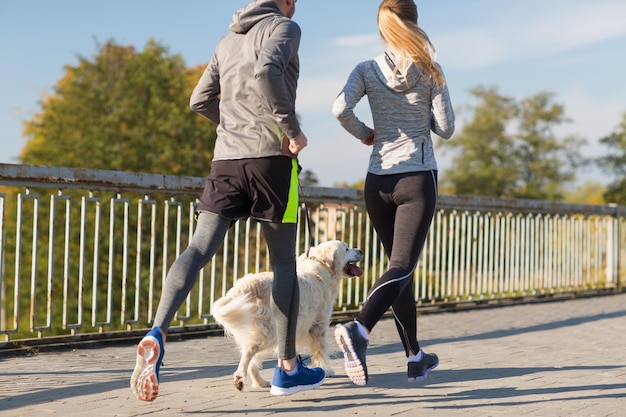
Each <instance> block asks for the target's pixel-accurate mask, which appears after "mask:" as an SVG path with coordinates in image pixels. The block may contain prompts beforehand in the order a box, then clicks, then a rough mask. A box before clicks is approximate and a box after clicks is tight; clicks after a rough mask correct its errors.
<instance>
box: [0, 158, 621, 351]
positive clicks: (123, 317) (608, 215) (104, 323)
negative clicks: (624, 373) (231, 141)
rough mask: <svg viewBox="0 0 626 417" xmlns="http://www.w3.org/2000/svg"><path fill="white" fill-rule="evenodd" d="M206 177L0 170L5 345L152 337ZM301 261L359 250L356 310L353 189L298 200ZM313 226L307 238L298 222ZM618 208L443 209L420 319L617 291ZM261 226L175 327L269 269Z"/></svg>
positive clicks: (376, 254)
mask: <svg viewBox="0 0 626 417" xmlns="http://www.w3.org/2000/svg"><path fill="white" fill-rule="evenodd" d="M203 185H204V179H203V178H196V177H175V176H167V175H154V174H136V173H125V172H117V171H97V170H84V169H70V168H54V167H40V166H26V165H12V164H0V187H1V188H0V231H1V233H0V273H1V274H0V342H1V341H2V338H4V341H5V342H8V341H18V340H29V339H50V338H57V337H79V336H81V337H86V336H88V335H97V334H100V335H101V334H107V333H109V334H110V333H129V332H133V331H135V330H142V329H145V328H146V327H149V326H150V323H151V321H152V319H153V317H154V313H155V310H156V306H157V303H158V299H159V295H160V289H161V287H162V284H163V281H164V280H165V276H166V273H167V269H168V267H169V265H170V264H171V262H172V261H173V260H174V259H175V258H176V256H177V255H178V254H180V253H181V252H182V251H183V250H184V249H185V247H186V245H187V243H188V242H189V239H190V236H191V235H192V234H193V226H194V220H193V215H194V210H195V203H196V196H198V195H199V194H200V192H201V190H202V187H203ZM301 203H302V206H301V209H300V210H301V216H300V223H299V225H298V226H299V227H298V241H299V244H298V248H297V251H298V253H302V252H304V251H305V250H306V248H307V247H308V246H309V244H310V242H313V244H317V243H318V242H321V241H324V240H328V239H340V240H343V241H345V242H346V243H348V245H350V246H354V247H359V248H361V249H363V251H364V253H365V258H364V260H363V262H362V263H361V266H362V269H363V271H364V275H363V277H361V278H353V279H346V280H345V281H344V284H343V286H342V288H341V291H340V294H339V297H338V300H337V304H336V309H337V311H338V312H339V311H343V312H350V311H356V310H358V308H359V306H360V305H361V303H362V302H363V300H364V299H365V297H366V295H367V292H368V290H369V288H370V287H371V285H372V283H373V282H374V281H375V280H376V278H377V277H378V276H380V274H381V273H382V272H383V271H384V269H385V265H386V259H385V256H384V253H383V251H382V247H381V245H380V243H379V241H378V239H377V236H376V233H375V231H373V230H372V227H371V225H370V223H369V219H368V217H367V215H366V213H365V211H364V207H363V205H362V193H361V191H360V190H354V189H342V188H321V187H303V188H302V192H301ZM304 210H308V211H309V213H310V218H311V227H310V228H309V227H307V222H306V216H305V215H304V214H305V211H304ZM625 214H626V207H623V206H615V205H606V206H595V205H578V204H565V203H550V202H545V201H530V200H507V199H494V198H480V197H463V196H447V195H443V196H440V199H439V204H438V210H437V212H436V215H435V219H434V222H433V225H432V228H431V231H430V233H429V235H428V241H427V244H426V248H425V251H424V253H423V255H422V258H421V260H420V263H419V266H418V268H417V270H416V272H415V283H416V284H415V294H416V298H417V300H418V307H420V306H426V305H428V306H442V305H451V304H458V303H467V302H473V303H482V302H497V301H498V300H503V299H507V300H510V299H512V298H520V297H528V296H532V297H537V296H545V295H554V294H560V293H577V292H586V291H617V290H621V288H622V285H623V283H624V281H626V268H625V267H624V266H625V265H624V263H625V259H626V256H625V250H626V249H625V248H626V236H625V235H626V233H625V232H624V230H625V227H624V226H625V218H624V215H625ZM268 269H269V264H268V259H267V257H266V248H265V243H264V241H263V237H262V234H261V229H260V225H259V224H258V223H257V222H255V221H252V220H249V221H246V222H238V223H236V224H235V225H234V226H233V228H231V230H230V231H229V232H228V235H227V238H226V241H225V242H224V245H223V246H222V249H221V250H220V251H219V253H218V254H217V255H216V256H215V258H214V259H213V261H212V262H210V263H209V264H208V265H207V266H206V267H205V268H204V269H203V271H202V272H201V274H200V276H199V278H198V282H197V284H196V286H195V288H194V289H193V290H192V292H191V293H190V295H189V297H188V299H187V301H186V303H185V304H184V305H183V307H182V308H181V309H180V311H179V312H178V315H177V317H176V321H177V322H176V323H174V327H176V325H179V326H184V327H185V328H191V327H194V326H197V327H199V328H200V327H203V326H204V327H206V326H212V325H213V322H212V317H211V314H210V311H211V305H212V303H213V301H214V300H216V299H217V298H219V297H220V296H221V295H222V294H224V293H225V292H226V291H227V290H228V288H230V286H232V284H233V282H234V280H236V279H237V278H238V277H241V276H242V275H244V274H246V273H248V272H258V271H263V270H268Z"/></svg>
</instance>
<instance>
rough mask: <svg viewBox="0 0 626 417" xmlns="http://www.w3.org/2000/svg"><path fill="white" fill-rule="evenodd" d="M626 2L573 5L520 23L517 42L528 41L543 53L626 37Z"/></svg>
mask: <svg viewBox="0 0 626 417" xmlns="http://www.w3.org/2000/svg"><path fill="white" fill-rule="evenodd" d="M625 21H626V2H623V1H619V2H618V1H604V2H598V1H594V2H585V3H581V4H572V6H571V7H567V8H559V9H558V10H554V11H553V13H551V14H549V15H541V16H539V17H538V19H536V20H535V21H531V22H527V24H523V25H519V29H520V31H519V33H520V35H521V36H520V37H519V39H518V40H517V42H516V43H520V44H521V43H526V44H527V45H528V46H529V47H531V48H533V49H535V50H537V51H539V52H543V53H554V52H559V51H567V50H570V49H574V48H578V47H581V46H587V45H591V44H594V43H597V42H602V41H607V40H611V39H614V38H619V37H623V36H626V25H625V24H624V22H625Z"/></svg>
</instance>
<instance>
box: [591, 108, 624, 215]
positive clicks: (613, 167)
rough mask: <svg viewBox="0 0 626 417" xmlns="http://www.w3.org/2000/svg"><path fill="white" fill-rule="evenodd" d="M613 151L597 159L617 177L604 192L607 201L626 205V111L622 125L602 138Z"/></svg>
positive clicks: (601, 141)
mask: <svg viewBox="0 0 626 417" xmlns="http://www.w3.org/2000/svg"><path fill="white" fill-rule="evenodd" d="M600 143H602V144H604V145H606V146H607V147H608V148H609V149H610V150H611V151H610V153H609V154H608V155H606V156H603V157H600V158H598V159H596V163H597V164H598V166H599V167H600V169H602V171H603V172H606V173H608V174H610V175H612V176H614V177H615V181H613V182H612V183H611V184H609V185H608V187H607V190H606V192H605V194H604V199H605V200H606V201H607V202H611V203H616V204H621V205H626V113H624V114H623V115H622V121H621V123H620V125H619V126H618V127H617V130H615V131H614V132H613V133H611V134H610V135H608V136H606V137H603V138H602V139H600Z"/></svg>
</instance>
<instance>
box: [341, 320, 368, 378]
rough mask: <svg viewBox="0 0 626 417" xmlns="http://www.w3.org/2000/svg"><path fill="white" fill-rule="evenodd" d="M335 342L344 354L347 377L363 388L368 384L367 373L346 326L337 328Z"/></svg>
mask: <svg viewBox="0 0 626 417" xmlns="http://www.w3.org/2000/svg"><path fill="white" fill-rule="evenodd" d="M335 341H336V342H337V345H338V346H339V349H341V351H342V352H343V358H344V362H345V363H344V368H345V370H346V375H347V376H348V378H350V380H351V381H352V382H354V383H355V384H356V385H359V386H363V385H366V384H367V372H365V368H364V367H363V363H361V360H360V359H359V357H358V355H357V354H356V350H355V349H354V344H353V343H352V338H351V337H350V334H349V333H348V329H346V328H345V327H344V326H337V328H336V329H335Z"/></svg>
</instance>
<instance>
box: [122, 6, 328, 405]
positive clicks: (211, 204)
mask: <svg viewBox="0 0 626 417" xmlns="http://www.w3.org/2000/svg"><path fill="white" fill-rule="evenodd" d="M295 3H296V0H255V1H252V2H251V3H250V4H248V5H247V6H246V7H244V8H243V9H240V10H238V11H237V12H235V15H234V16H233V21H232V23H231V25H230V31H229V32H228V33H227V34H226V35H225V36H224V37H223V38H222V39H221V40H220V41H219V43H218V45H217V47H216V49H215V52H214V55H213V57H212V59H211V61H210V63H209V65H208V66H207V68H206V70H205V72H204V73H203V75H202V77H201V78H200V80H199V81H198V84H197V85H196V87H195V88H194V91H193V93H192V95H191V100H190V106H191V109H192V110H193V111H195V112H197V113H199V114H201V115H202V116H204V117H206V118H207V119H209V120H211V121H213V122H214V123H216V124H217V125H218V126H217V141H216V144H215V151H214V158H213V162H212V165H211V172H210V173H209V175H208V177H207V180H206V185H205V188H204V191H203V193H202V196H201V198H200V202H199V204H198V224H197V226H196V230H195V232H194V235H193V238H192V241H191V243H190V244H189V247H188V248H187V249H186V250H185V251H184V252H183V253H182V254H181V255H180V256H179V257H178V259H176V261H175V262H174V263H173V264H172V266H171V268H170V270H169V271H168V275H167V279H166V281H165V285H164V288H163V294H162V297H161V301H160V303H159V307H158V309H157V313H156V316H155V320H154V323H153V328H152V330H150V332H148V334H147V335H146V336H145V337H144V338H143V339H142V340H141V342H140V343H139V346H138V347H137V363H136V365H135V370H134V372H133V375H132V377H131V381H130V384H131V388H132V390H133V392H134V393H135V395H136V396H137V397H138V398H139V399H140V400H144V401H153V400H154V399H155V398H156V397H157V395H158V392H159V369H160V366H161V362H162V359H163V354H164V342H165V338H166V334H167V330H168V328H169V324H170V322H171V321H172V319H173V318H174V315H175V314H176V311H177V310H178V309H179V308H180V306H181V305H182V303H183V301H184V300H185V298H186V297H187V295H188V294H189V291H191V288H192V287H193V285H194V283H195V281H196V278H197V275H198V272H199V271H200V269H201V268H202V267H203V266H204V265H205V264H206V263H207V262H208V261H209V260H210V259H211V258H212V257H213V255H214V254H215V253H216V251H217V249H218V248H219V247H220V246H221V244H222V242H223V240H224V236H225V234H226V232H227V230H228V228H229V227H230V225H231V224H232V223H233V222H234V221H236V220H239V219H245V218H248V217H253V218H255V219H258V220H260V221H261V224H262V226H263V233H264V237H265V240H266V242H267V245H268V248H269V255H270V263H271V267H272V270H273V271H274V277H275V278H274V284H273V288H272V301H273V303H272V309H273V310H274V313H275V316H276V317H277V323H276V328H277V332H278V339H279V343H278V354H279V356H278V365H277V366H276V368H275V370H274V377H273V379H272V387H271V390H270V393H271V394H272V395H289V394H293V393H295V392H298V391H302V390H306V389H311V388H317V387H319V386H320V385H321V384H322V382H323V380H324V370H323V369H321V368H312V369H309V368H307V367H305V366H304V365H303V364H302V362H301V360H300V359H299V357H298V356H297V354H296V347H295V342H296V341H295V336H296V335H295V330H296V322H297V315H298V305H299V288H298V283H297V279H296V254H295V243H296V222H297V210H298V177H297V175H298V163H297V161H296V155H297V154H298V153H299V152H300V151H301V150H302V149H303V148H304V147H305V146H306V145H307V137H306V136H305V135H304V133H302V131H301V130H300V125H299V123H298V120H297V118H296V112H295V100H296V86H297V82H298V76H299V61H298V47H299V43H300V27H299V26H298V25H297V24H296V23H295V22H293V21H292V20H291V18H292V17H293V15H294V13H295Z"/></svg>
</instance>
